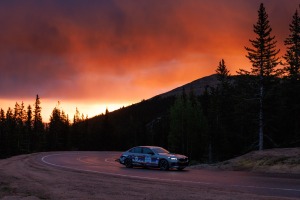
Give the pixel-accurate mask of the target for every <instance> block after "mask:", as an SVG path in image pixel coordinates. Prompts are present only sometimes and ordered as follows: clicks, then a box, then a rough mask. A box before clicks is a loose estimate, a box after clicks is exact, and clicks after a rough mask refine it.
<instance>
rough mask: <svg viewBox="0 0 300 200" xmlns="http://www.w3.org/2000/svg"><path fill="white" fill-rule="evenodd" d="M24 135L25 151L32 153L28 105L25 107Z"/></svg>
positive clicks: (29, 109)
mask: <svg viewBox="0 0 300 200" xmlns="http://www.w3.org/2000/svg"><path fill="white" fill-rule="evenodd" d="M25 127H26V128H25V133H26V146H27V151H28V152H31V151H32V144H31V142H32V139H33V135H32V109H31V106H30V105H28V107H27V117H26V122H25Z"/></svg>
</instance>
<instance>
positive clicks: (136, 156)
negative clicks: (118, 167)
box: [132, 147, 145, 165]
mask: <svg viewBox="0 0 300 200" xmlns="http://www.w3.org/2000/svg"><path fill="white" fill-rule="evenodd" d="M144 162H145V156H144V155H143V149H142V147H135V148H134V149H133V151H132V163H133V164H135V165H143V164H144Z"/></svg>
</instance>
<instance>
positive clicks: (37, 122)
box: [33, 95, 44, 150]
mask: <svg viewBox="0 0 300 200" xmlns="http://www.w3.org/2000/svg"><path fill="white" fill-rule="evenodd" d="M41 113H42V108H41V101H40V97H39V95H36V99H35V103H34V110H33V133H34V144H35V147H34V149H35V150H41V148H42V144H41V143H42V140H43V135H42V133H43V132H44V125H43V120H42V114H41Z"/></svg>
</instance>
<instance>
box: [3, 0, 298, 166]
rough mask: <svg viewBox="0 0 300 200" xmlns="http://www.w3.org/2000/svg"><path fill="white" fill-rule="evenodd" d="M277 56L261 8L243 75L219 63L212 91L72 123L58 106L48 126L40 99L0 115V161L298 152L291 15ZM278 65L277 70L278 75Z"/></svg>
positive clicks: (294, 22) (208, 159)
mask: <svg viewBox="0 0 300 200" xmlns="http://www.w3.org/2000/svg"><path fill="white" fill-rule="evenodd" d="M289 30H290V34H289V36H288V37H287V38H286V40H285V41H284V43H285V45H286V49H287V50H286V52H285V55H284V57H283V58H280V57H279V56H278V53H279V49H277V48H276V40H275V37H274V36H273V35H272V29H271V27H270V24H269V20H268V15H267V13H266V11H265V8H264V5H263V4H261V5H260V8H259V10H258V20H257V23H256V24H255V25H254V29H253V31H254V33H255V39H253V40H250V41H249V42H250V47H245V49H246V51H247V55H246V57H247V58H249V60H250V62H251V63H252V68H251V69H250V71H246V70H244V69H240V70H239V71H238V72H237V74H238V75H235V76H232V75H230V71H229V69H228V67H227V66H226V64H225V61H224V60H221V61H220V62H219V65H218V66H217V68H216V75H214V76H217V80H218V83H217V84H213V85H217V86H214V87H212V86H210V85H207V86H206V87H205V91H204V93H202V94H200V95H198V94H197V93H196V92H194V91H193V88H189V90H188V92H187V90H185V88H183V89H182V92H181V93H180V94H178V95H177V96H169V97H164V98H163V97H161V96H157V97H154V98H152V99H149V100H145V101H142V102H140V103H137V104H134V105H131V106H128V107H126V108H122V109H119V110H117V111H114V112H111V113H109V112H108V111H106V113H105V114H102V115H99V116H96V117H94V118H91V119H86V118H84V117H83V116H82V115H80V113H79V111H78V110H77V111H76V114H75V116H74V118H73V120H72V122H70V121H71V120H70V119H69V117H68V116H67V115H66V114H65V113H64V112H63V111H62V110H60V109H59V108H58V107H56V108H54V110H53V112H52V115H51V118H50V123H49V124H46V125H45V124H43V123H42V120H41V117H40V116H41V115H40V113H41V106H40V99H39V97H38V96H37V98H36V102H35V104H34V107H33V108H31V107H30V106H28V107H27V110H26V111H25V108H24V105H23V103H22V104H21V105H19V104H16V106H15V109H14V110H11V109H8V110H7V112H6V114H5V113H4V111H3V110H2V109H1V116H0V117H1V121H0V155H1V157H7V156H11V155H17V154H20V153H31V152H36V151H56V150H126V149H128V148H130V147H132V146H135V145H158V146H162V147H165V148H167V149H169V150H171V151H174V152H177V153H183V154H186V155H188V156H189V157H190V158H191V159H193V160H200V161H203V162H214V161H220V160H224V159H228V158H231V157H233V156H237V155H241V154H243V153H246V152H249V151H251V150H257V149H265V148H274V147H277V148H283V147H299V146H300V92H299V91H300V18H299V15H298V11H297V10H296V12H295V14H294V16H293V18H292V22H291V24H290V29H289ZM279 64H283V66H284V67H282V68H279V67H278V66H279Z"/></svg>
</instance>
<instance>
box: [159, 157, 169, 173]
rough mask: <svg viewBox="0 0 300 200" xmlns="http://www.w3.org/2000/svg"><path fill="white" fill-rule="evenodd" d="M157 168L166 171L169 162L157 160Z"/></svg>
mask: <svg viewBox="0 0 300 200" xmlns="http://www.w3.org/2000/svg"><path fill="white" fill-rule="evenodd" d="M159 169H160V170H163V171H166V170H168V169H169V163H168V161H167V160H165V159H163V160H161V161H160V162H159Z"/></svg>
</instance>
